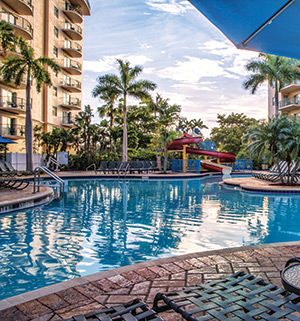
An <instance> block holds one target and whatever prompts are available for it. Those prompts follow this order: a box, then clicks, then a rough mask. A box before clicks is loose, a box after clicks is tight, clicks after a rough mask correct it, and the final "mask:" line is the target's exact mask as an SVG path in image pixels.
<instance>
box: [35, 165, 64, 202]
mask: <svg viewBox="0 0 300 321" xmlns="http://www.w3.org/2000/svg"><path fill="white" fill-rule="evenodd" d="M42 173H45V174H47V175H48V176H50V177H51V178H53V179H54V180H55V181H56V183H57V184H58V185H57V186H58V187H59V196H58V198H59V199H62V198H63V196H64V190H65V182H64V180H62V179H61V178H60V177H58V176H57V175H56V174H54V173H53V172H51V171H50V169H49V168H47V167H46V166H38V167H36V168H35V169H34V172H33V174H34V180H33V193H36V192H39V191H40V186H44V185H42V184H41V174H42Z"/></svg>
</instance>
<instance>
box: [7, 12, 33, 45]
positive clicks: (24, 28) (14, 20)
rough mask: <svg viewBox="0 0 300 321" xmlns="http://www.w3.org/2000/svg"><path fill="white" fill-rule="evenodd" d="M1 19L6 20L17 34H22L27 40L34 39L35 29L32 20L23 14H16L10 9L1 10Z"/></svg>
mask: <svg viewBox="0 0 300 321" xmlns="http://www.w3.org/2000/svg"><path fill="white" fill-rule="evenodd" d="M1 20H4V21H6V22H7V23H9V24H10V25H11V26H12V27H14V29H15V34H16V36H21V37H23V38H24V39H26V40H32V38H33V29H32V26H31V24H30V22H29V21H28V20H26V19H24V18H23V17H21V16H18V15H14V14H12V13H10V12H8V11H2V12H1Z"/></svg>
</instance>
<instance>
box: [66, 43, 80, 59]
mask: <svg viewBox="0 0 300 321" xmlns="http://www.w3.org/2000/svg"><path fill="white" fill-rule="evenodd" d="M62 50H63V51H64V52H65V53H66V54H67V55H68V56H70V57H72V58H81V57H82V47H81V46H80V45H79V44H78V43H77V42H71V41H68V40H66V41H64V44H63V47H62Z"/></svg>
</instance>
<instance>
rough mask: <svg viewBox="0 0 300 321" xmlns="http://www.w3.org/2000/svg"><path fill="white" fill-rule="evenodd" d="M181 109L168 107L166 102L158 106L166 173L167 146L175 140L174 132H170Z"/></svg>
mask: <svg viewBox="0 0 300 321" xmlns="http://www.w3.org/2000/svg"><path fill="white" fill-rule="evenodd" d="M180 111H181V107H180V106H179V105H169V104H168V100H164V103H163V104H161V105H160V106H159V109H158V112H159V123H160V124H161V128H160V141H161V143H162V145H163V151H164V168H163V171H164V173H166V171H167V162H168V144H169V143H170V142H171V141H172V140H173V139H174V138H176V132H175V131H174V130H172V126H173V125H175V123H176V121H177V120H178V117H179V113H180Z"/></svg>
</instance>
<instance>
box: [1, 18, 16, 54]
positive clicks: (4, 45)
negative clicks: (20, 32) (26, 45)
mask: <svg viewBox="0 0 300 321" xmlns="http://www.w3.org/2000/svg"><path fill="white" fill-rule="evenodd" d="M16 42H17V38H16V36H15V32H14V28H13V27H12V26H11V25H10V24H9V23H7V22H6V21H5V20H1V21H0V47H1V54H2V55H3V56H6V54H7V51H9V50H15V45H16Z"/></svg>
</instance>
